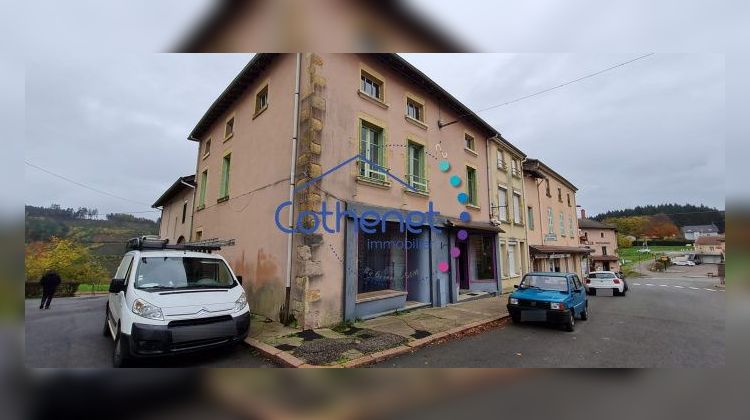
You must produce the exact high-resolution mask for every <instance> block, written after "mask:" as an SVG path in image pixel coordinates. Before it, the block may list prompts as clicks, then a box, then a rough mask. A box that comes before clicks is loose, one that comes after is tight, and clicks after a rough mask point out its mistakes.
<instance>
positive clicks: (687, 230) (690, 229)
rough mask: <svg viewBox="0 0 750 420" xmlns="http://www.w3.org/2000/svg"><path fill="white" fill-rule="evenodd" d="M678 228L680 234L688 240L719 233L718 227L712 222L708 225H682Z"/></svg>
mask: <svg viewBox="0 0 750 420" xmlns="http://www.w3.org/2000/svg"><path fill="white" fill-rule="evenodd" d="M680 230H681V231H682V236H684V237H685V239H687V240H689V241H695V240H696V239H698V238H700V237H701V236H718V235H719V228H718V227H716V225H715V224H713V223H712V224H710V225H695V226H683V227H682V228H680Z"/></svg>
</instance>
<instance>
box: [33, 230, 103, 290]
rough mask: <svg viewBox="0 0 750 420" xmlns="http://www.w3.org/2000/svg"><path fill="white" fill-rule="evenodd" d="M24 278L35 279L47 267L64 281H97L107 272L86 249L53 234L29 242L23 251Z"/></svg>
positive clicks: (97, 282)
mask: <svg viewBox="0 0 750 420" xmlns="http://www.w3.org/2000/svg"><path fill="white" fill-rule="evenodd" d="M24 260H25V266H26V267H25V268H26V281H38V280H39V279H40V278H41V277H42V274H44V272H45V271H46V270H50V269H51V270H55V271H56V272H57V273H58V274H59V275H60V277H61V278H62V279H63V281H76V282H87V283H92V284H99V283H101V282H102V280H106V279H107V275H108V274H107V271H106V270H105V269H104V267H103V266H102V265H101V263H100V262H99V261H98V260H97V259H96V258H95V257H94V256H93V255H91V253H90V252H89V250H88V249H87V248H86V247H84V246H83V245H80V244H78V243H76V242H74V241H72V240H69V239H60V238H57V237H53V238H52V239H51V240H50V241H49V242H32V243H30V244H28V245H26V250H25V258H24Z"/></svg>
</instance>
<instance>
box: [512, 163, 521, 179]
mask: <svg viewBox="0 0 750 420" xmlns="http://www.w3.org/2000/svg"><path fill="white" fill-rule="evenodd" d="M510 163H511V166H510V173H511V174H512V175H513V176H521V171H519V170H518V160H517V159H513V160H511V161H510Z"/></svg>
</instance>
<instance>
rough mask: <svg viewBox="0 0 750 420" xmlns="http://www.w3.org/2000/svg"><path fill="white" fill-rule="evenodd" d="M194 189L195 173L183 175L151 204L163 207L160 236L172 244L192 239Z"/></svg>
mask: <svg viewBox="0 0 750 420" xmlns="http://www.w3.org/2000/svg"><path fill="white" fill-rule="evenodd" d="M194 190H195V175H188V176H182V177H180V178H177V181H175V182H174V183H173V184H172V185H171V186H170V187H169V188H168V189H167V190H166V191H165V192H164V194H162V195H161V197H159V199H157V200H156V202H155V203H154V204H153V205H152V206H151V207H153V208H155V209H159V208H160V209H161V224H160V225H159V237H161V238H165V239H169V243H172V244H174V243H182V242H185V241H188V240H189V239H190V231H191V229H192V222H193V195H194V194H193V191H194Z"/></svg>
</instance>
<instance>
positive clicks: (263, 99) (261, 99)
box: [255, 85, 268, 115]
mask: <svg viewBox="0 0 750 420" xmlns="http://www.w3.org/2000/svg"><path fill="white" fill-rule="evenodd" d="M266 108H268V85H266V86H265V87H264V88H263V89H261V90H260V92H258V93H257V94H256V95H255V115H258V114H260V113H261V112H262V111H263V110H265V109H266Z"/></svg>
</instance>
